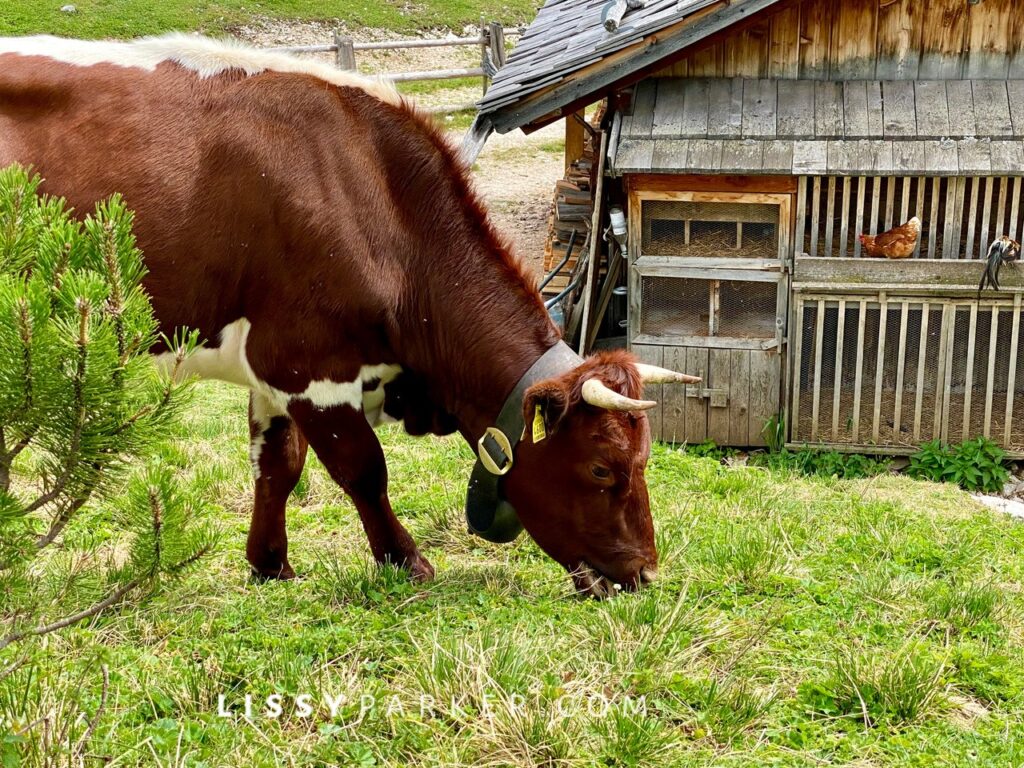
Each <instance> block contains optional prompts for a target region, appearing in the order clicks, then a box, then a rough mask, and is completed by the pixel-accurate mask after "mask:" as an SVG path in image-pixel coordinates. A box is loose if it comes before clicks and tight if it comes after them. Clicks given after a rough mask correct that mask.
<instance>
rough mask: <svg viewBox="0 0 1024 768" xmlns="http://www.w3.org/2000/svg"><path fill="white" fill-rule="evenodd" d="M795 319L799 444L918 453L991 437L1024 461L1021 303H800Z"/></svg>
mask: <svg viewBox="0 0 1024 768" xmlns="http://www.w3.org/2000/svg"><path fill="white" fill-rule="evenodd" d="M796 314H797V317H798V318H799V320H798V322H799V330H798V333H799V338H798V339H795V342H796V343H795V347H796V350H797V351H796V352H795V356H794V366H795V368H794V374H795V375H794V382H795V387H796V389H795V392H794V397H793V400H792V408H793V413H791V416H790V418H791V423H792V425H793V430H792V439H793V441H794V442H809V443H822V444H833V445H872V446H879V447H887V448H895V449H913V448H914V447H915V446H917V445H919V444H920V443H922V442H925V441H927V440H933V439H939V440H942V441H945V442H960V441H962V440H967V439H971V438H973V437H978V436H982V435H984V436H988V437H990V438H991V439H993V440H995V441H997V442H999V443H1001V444H1002V445H1003V446H1004V447H1005V448H1007V449H1008V450H1010V451H1013V452H1024V418H1015V417H1014V413H1013V412H1014V403H1017V404H1018V405H1019V404H1021V403H1024V399H1022V398H1024V381H1022V375H1024V345H1022V344H1021V343H1020V336H1021V332H1022V330H1024V320H1022V317H1021V309H1020V298H1019V297H1018V298H1017V299H1015V300H985V301H967V300H963V301H961V300H951V299H947V300H942V299H924V300H922V299H920V298H887V299H885V300H883V301H878V300H875V299H869V298H866V297H854V296H850V297H836V296H829V297H825V296H822V297H802V298H801V299H800V300H799V303H798V307H797V312H796ZM1018 374H1022V375H1018Z"/></svg>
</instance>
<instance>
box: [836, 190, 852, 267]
mask: <svg viewBox="0 0 1024 768" xmlns="http://www.w3.org/2000/svg"><path fill="white" fill-rule="evenodd" d="M852 186H853V185H852V182H851V180H850V177H849V176H847V177H845V178H844V179H843V208H842V212H843V215H842V218H841V219H840V224H839V255H840V256H841V257H844V258H845V257H846V256H848V255H849V253H850V252H849V250H847V248H848V246H849V243H850V240H849V237H850V195H851V187H852Z"/></svg>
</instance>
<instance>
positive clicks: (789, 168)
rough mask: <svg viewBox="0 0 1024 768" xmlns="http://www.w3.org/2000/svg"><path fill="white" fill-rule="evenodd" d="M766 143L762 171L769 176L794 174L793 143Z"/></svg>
mask: <svg viewBox="0 0 1024 768" xmlns="http://www.w3.org/2000/svg"><path fill="white" fill-rule="evenodd" d="M763 143H764V165H763V166H762V168H761V170H762V172H763V173H767V174H785V175H786V176H789V175H790V174H792V173H793V142H792V141H766V142H763Z"/></svg>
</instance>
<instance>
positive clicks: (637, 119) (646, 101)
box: [622, 80, 658, 139]
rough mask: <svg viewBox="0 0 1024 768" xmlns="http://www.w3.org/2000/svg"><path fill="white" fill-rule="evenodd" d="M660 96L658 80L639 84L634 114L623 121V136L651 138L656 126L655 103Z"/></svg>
mask: <svg viewBox="0 0 1024 768" xmlns="http://www.w3.org/2000/svg"><path fill="white" fill-rule="evenodd" d="M657 96H658V81H657V80H646V81H644V82H642V83H640V84H639V85H638V86H637V91H636V97H635V100H634V104H633V115H632V117H629V118H627V119H628V121H629V122H628V123H627V122H626V120H623V121H622V136H623V138H625V137H626V136H629V137H630V138H635V139H649V138H650V137H651V128H652V127H653V126H654V103H655V100H656V99H657Z"/></svg>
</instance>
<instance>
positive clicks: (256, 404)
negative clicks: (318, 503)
mask: <svg viewBox="0 0 1024 768" xmlns="http://www.w3.org/2000/svg"><path fill="white" fill-rule="evenodd" d="M249 435H250V437H251V441H252V442H251V450H250V457H251V459H252V468H253V474H254V475H255V478H256V494H255V499H254V502H253V509H252V523H251V524H250V526H249V540H248V542H247V543H246V547H245V554H246V557H247V558H248V560H249V564H250V565H251V566H252V570H253V573H254V574H256V575H257V576H260V577H262V578H267V579H292V578H295V571H293V570H292V567H291V565H290V564H289V563H288V533H287V531H286V530H285V507H286V505H287V503H288V496H289V495H290V494H291V492H292V491H293V490H294V489H295V485H296V483H298V482H299V477H300V476H301V475H302V467H303V465H304V464H305V462H306V449H307V444H306V438H305V437H303V435H302V433H301V432H300V431H299V428H298V427H297V426H296V424H295V422H294V421H292V419H291V418H290V417H289V416H287V415H279V414H276V413H274V412H273V410H272V409H271V406H270V403H269V402H268V401H267V400H266V398H264V397H263V396H262V395H258V394H255V393H253V394H251V395H250V396H249Z"/></svg>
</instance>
